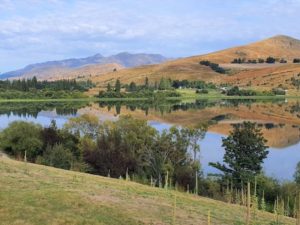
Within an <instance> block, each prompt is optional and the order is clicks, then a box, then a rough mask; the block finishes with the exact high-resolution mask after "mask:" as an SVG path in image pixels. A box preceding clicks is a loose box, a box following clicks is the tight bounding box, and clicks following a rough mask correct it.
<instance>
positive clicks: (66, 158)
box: [39, 144, 74, 170]
mask: <svg viewBox="0 0 300 225" xmlns="http://www.w3.org/2000/svg"><path fill="white" fill-rule="evenodd" d="M39 161H41V164H43V165H47V166H53V167H56V168H61V169H65V170H69V169H71V167H72V164H73V161H74V157H73V155H72V152H71V151H70V150H68V149H65V148H64V146H63V145H61V144H58V145H54V146H53V147H52V146H48V147H47V149H46V151H45V152H44V154H43V157H42V158H41V159H39Z"/></svg>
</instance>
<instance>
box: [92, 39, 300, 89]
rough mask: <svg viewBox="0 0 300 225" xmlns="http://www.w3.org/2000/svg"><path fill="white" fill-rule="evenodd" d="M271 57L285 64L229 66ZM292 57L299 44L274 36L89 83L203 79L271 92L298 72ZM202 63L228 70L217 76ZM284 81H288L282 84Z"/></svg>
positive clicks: (299, 55) (299, 67)
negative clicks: (237, 60) (202, 61)
mask: <svg viewBox="0 0 300 225" xmlns="http://www.w3.org/2000/svg"><path fill="white" fill-rule="evenodd" d="M269 56H272V57H275V58H279V59H281V58H284V59H286V60H287V61H288V62H287V63H286V64H281V63H275V64H267V63H264V64H239V65H237V64H231V63H230V62H232V61H233V59H235V58H245V59H258V58H264V59H266V58H267V57H269ZM294 58H300V41H299V40H297V39H294V38H291V37H288V36H283V35H279V36H275V37H272V38H268V39H265V40H262V41H258V42H255V43H251V44H249V45H244V46H240V47H234V48H230V49H226V50H222V51H218V52H213V53H210V54H206V55H199V56H193V57H188V58H181V59H176V60H172V61H167V62H164V63H161V64H159V65H151V66H140V67H136V68H129V69H124V70H120V71H118V72H116V73H112V72H109V73H107V74H104V75H101V76H94V77H93V78H92V80H94V81H95V82H97V83H98V84H99V86H104V85H105V84H106V83H108V82H113V81H114V80H116V79H120V80H121V82H123V83H130V82H131V81H134V82H136V83H142V82H144V80H145V77H148V78H149V80H150V81H152V82H154V81H157V80H159V79H160V78H161V77H169V78H171V79H180V80H182V79H189V80H204V81H207V82H214V83H218V84H220V83H230V84H233V85H239V86H246V85H249V82H250V83H251V82H252V87H251V88H258V89H271V88H273V87H277V86H278V85H279V84H282V82H283V81H284V84H285V85H286V86H287V88H292V89H293V88H294V87H293V86H291V84H290V82H289V81H288V80H290V79H291V78H292V77H295V76H296V75H297V74H298V73H300V64H294V63H292V60H293V59H294ZM201 60H209V61H211V62H214V63H218V64H220V65H221V66H222V67H224V68H226V69H228V70H229V74H227V75H224V74H220V73H216V72H215V71H213V70H211V69H210V68H209V67H206V66H202V65H199V62H200V61H201ZM285 80H287V81H285Z"/></svg>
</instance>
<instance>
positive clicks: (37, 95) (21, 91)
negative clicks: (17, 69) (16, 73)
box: [0, 77, 94, 99]
mask: <svg viewBox="0 0 300 225" xmlns="http://www.w3.org/2000/svg"><path fill="white" fill-rule="evenodd" d="M92 87H94V85H93V83H92V82H91V81H90V80H87V81H80V82H78V81H76V80H75V79H73V80H57V81H38V80H37V78H36V77H33V78H32V79H22V80H20V79H19V80H4V81H3V80H0V99H69V98H73V99H76V98H84V97H86V96H85V95H84V92H85V91H87V90H89V89H90V88H92Z"/></svg>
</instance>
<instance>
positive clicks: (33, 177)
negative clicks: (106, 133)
mask: <svg viewBox="0 0 300 225" xmlns="http://www.w3.org/2000/svg"><path fill="white" fill-rule="evenodd" d="M0 181H1V182H0V218H1V220H0V224H10V225H17V224H32V225H34V224H37V225H38V224H52V225H56V224H57V225H58V224H60V225H61V224H95V225H96V224H99V225H100V224H103V225H104V224H105V225H122V224H124V225H125V224H126V225H138V224H161V225H165V224H178V225H179V224H186V225H193V224H200V225H202V224H203V225H205V224H207V213H208V211H210V213H211V224H214V225H221V224H222V225H232V224H244V223H243V222H244V221H245V216H246V208H245V207H241V206H238V205H232V204H227V203H224V202H220V201H216V200H211V199H208V198H203V197H197V196H195V195H193V194H187V193H181V192H178V191H171V190H165V189H160V188H153V187H150V186H147V185H141V184H137V183H135V182H132V181H124V180H120V179H111V178H107V177H100V176H94V175H90V174H84V173H79V172H73V171H65V170H60V169H55V168H51V167H46V166H41V165H36V164H30V163H24V162H19V161H14V160H11V159H8V158H6V157H4V156H2V157H1V156H0ZM175 196H176V197H175ZM175 199H176V200H175ZM256 217H257V224H260V225H269V224H270V223H271V222H272V221H274V218H275V217H274V215H273V214H270V213H266V212H260V211H258V212H257V215H256ZM280 221H281V222H282V223H283V224H286V225H292V224H295V219H292V218H287V217H284V216H280Z"/></svg>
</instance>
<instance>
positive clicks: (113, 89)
mask: <svg viewBox="0 0 300 225" xmlns="http://www.w3.org/2000/svg"><path fill="white" fill-rule="evenodd" d="M122 88H124V89H125V92H123V95H122V92H121V89H122ZM179 88H196V89H216V86H215V85H214V84H213V83H206V82H204V81H200V80H199V81H189V80H171V79H170V78H165V77H162V78H161V79H160V81H159V82H157V81H155V82H154V83H153V84H151V83H150V82H149V79H148V77H146V78H145V82H144V84H136V83H135V82H134V81H132V82H130V84H121V82H120V80H119V79H118V80H116V82H115V85H114V86H112V85H111V84H110V83H108V84H107V87H106V91H100V93H99V96H101V97H105V96H106V97H108V96H110V97H122V96H125V95H126V94H124V93H135V95H129V96H130V97H143V96H145V97H149V96H152V95H153V92H158V91H167V90H168V91H171V90H174V89H179ZM173 96H174V95H173Z"/></svg>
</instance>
